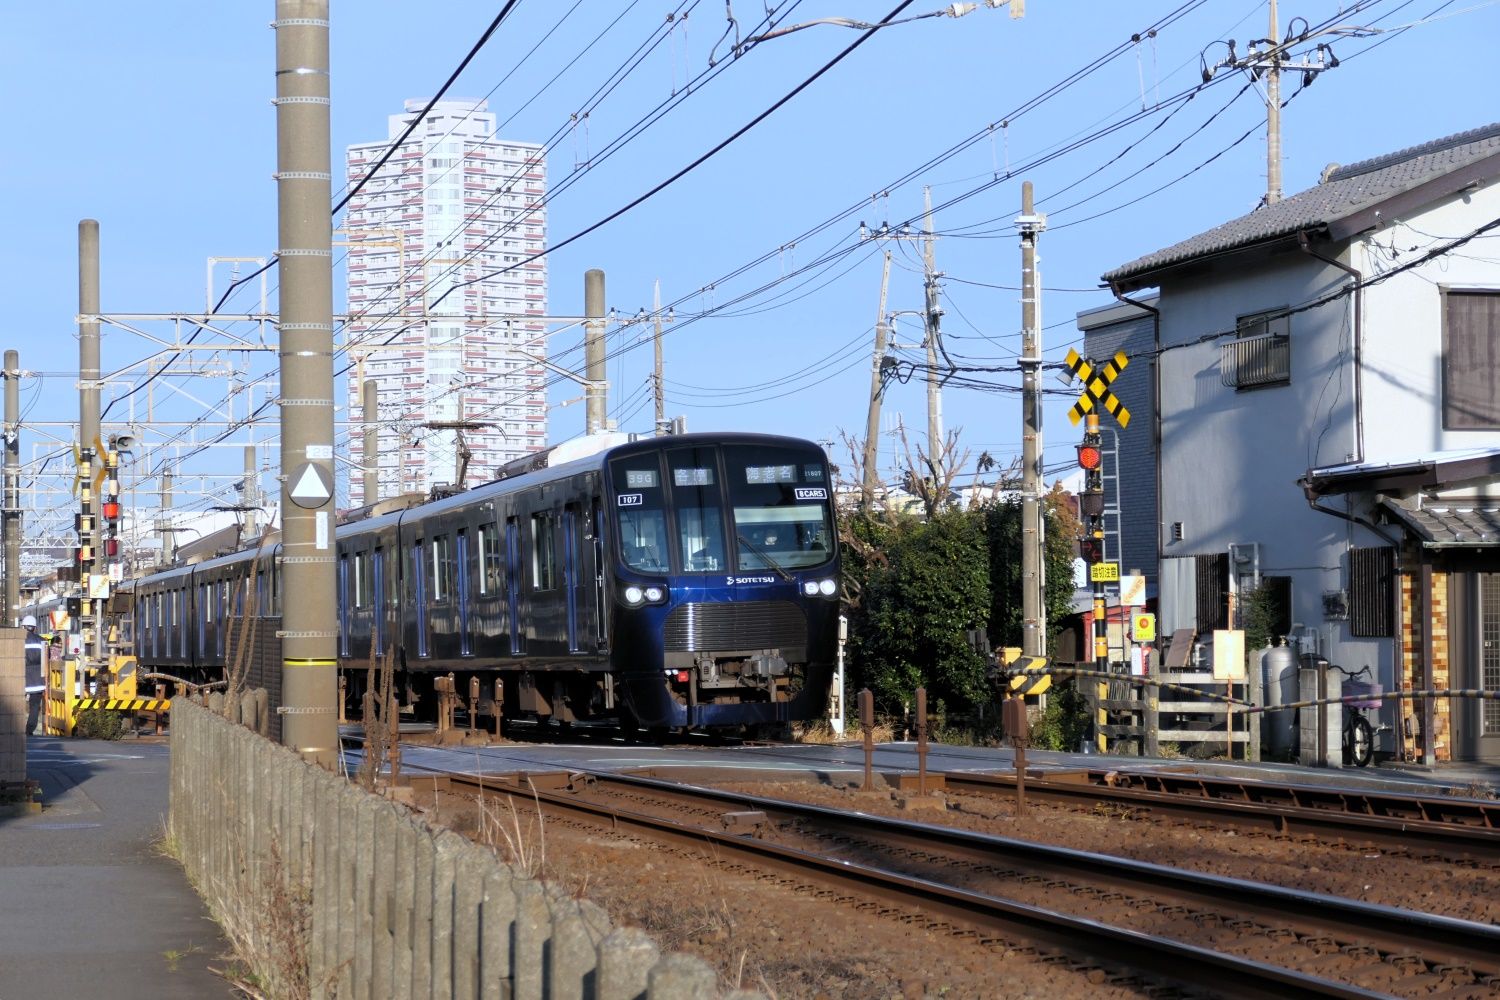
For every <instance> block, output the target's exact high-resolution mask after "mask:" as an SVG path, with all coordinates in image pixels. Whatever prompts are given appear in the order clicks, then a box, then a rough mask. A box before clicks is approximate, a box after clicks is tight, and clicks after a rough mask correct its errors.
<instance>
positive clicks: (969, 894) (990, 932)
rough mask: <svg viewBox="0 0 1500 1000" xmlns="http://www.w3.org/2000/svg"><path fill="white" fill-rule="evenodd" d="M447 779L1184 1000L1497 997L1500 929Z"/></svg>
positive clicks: (1138, 870) (994, 845)
mask: <svg viewBox="0 0 1500 1000" xmlns="http://www.w3.org/2000/svg"><path fill="white" fill-rule="evenodd" d="M441 780H443V781H445V782H448V783H450V785H451V787H452V788H453V789H454V790H461V791H466V792H475V793H478V794H484V795H510V796H517V797H520V798H522V799H525V800H530V801H532V802H534V803H535V805H536V806H537V807H538V808H539V809H540V810H541V811H542V812H543V813H544V814H547V815H549V816H551V817H555V818H559V819H564V820H565V821H568V822H581V823H586V824H592V825H595V826H600V827H604V828H606V829H609V830H613V831H616V832H620V833H626V834H630V835H633V836H637V837H642V838H645V839H649V840H653V841H657V842H661V843H665V844H668V845H671V846H672V847H673V848H674V849H678V850H682V851H685V852H688V853H690V854H692V855H693V856H694V857H695V858H698V859H704V858H707V859H709V860H710V862H711V863H734V864H737V865H740V866H742V867H744V868H747V869H750V870H756V871H764V872H771V873H775V875H776V876H777V877H778V878H784V879H789V880H791V881H792V882H793V883H795V884H797V885H799V886H803V887H805V888H806V889H807V890H808V891H811V892H814V893H819V894H832V895H833V896H834V897H836V898H840V899H843V898H848V899H850V900H853V901H859V902H862V903H863V904H864V905H867V906H868V905H874V906H876V907H880V908H886V909H888V910H889V911H890V912H891V913H892V915H895V916H897V917H898V918H900V919H906V920H911V921H921V922H923V923H924V924H925V925H926V926H941V927H945V928H947V929H949V930H951V931H952V932H953V933H955V934H962V935H976V934H977V935H978V936H979V937H980V939H981V940H984V941H989V942H994V943H997V944H999V943H1005V944H1008V945H1012V946H1013V945H1015V943H1016V942H1017V941H1024V942H1027V943H1029V944H1031V945H1033V946H1037V947H1041V948H1043V949H1047V950H1051V951H1055V952H1060V953H1062V954H1064V955H1067V956H1070V957H1071V958H1072V959H1074V960H1078V959H1083V960H1085V961H1088V962H1091V963H1097V964H1098V966H1099V967H1100V968H1102V969H1105V970H1106V971H1107V972H1109V973H1111V974H1112V975H1115V976H1120V975H1124V976H1127V977H1129V976H1145V977H1148V978H1149V979H1150V980H1153V981H1155V982H1158V983H1170V984H1175V985H1176V986H1178V987H1181V988H1184V989H1185V990H1186V991H1187V992H1188V993H1197V994H1201V993H1205V992H1207V993H1213V994H1217V995H1225V996H1266V995H1276V996H1293V995H1298V996H1348V997H1353V996H1372V995H1390V994H1395V995H1413V996H1415V995H1425V994H1429V993H1433V992H1445V993H1447V994H1448V995H1453V996H1464V995H1474V996H1483V995H1490V994H1491V993H1492V991H1494V990H1500V928H1495V927H1492V926H1489V925H1485V924H1477V923H1473V922H1470V921H1463V920H1455V919H1452V918H1446V917H1438V916H1432V915H1428V914H1422V913H1416V912H1413V911H1409V910H1401V909H1396V908H1392V907H1384V906H1376V905H1373V904H1368V903H1362V902H1358V901H1354V900H1347V899H1340V898H1337V897H1331V896H1326V895H1320V894H1316V893H1307V892H1301V891H1297V890H1291V889H1283V888H1279V887H1275V886H1268V885H1264V884H1261V883H1255V882H1246V881H1242V880H1237V879H1229V878H1224V877H1221V876H1214V875H1204V874H1199V873H1194V872H1188V871H1183V870H1179V869H1173V868H1169V867H1166V866H1162V865H1153V864H1147V863H1144V862H1138V861H1131V860H1126V859H1122V858H1117V857H1112V856H1108V855H1101V854H1091V853H1087V852H1082V851H1075V850H1069V849H1064V848H1057V847H1049V846H1046V845H1040V844H1034V843H1029V842H1025V841H1016V840H1010V839H1008V838H1002V837H995V836H990V835H985V834H977V833H970V832H966V831H960V830H954V829H952V828H948V827H942V826H934V825H929V824H922V823H912V822H907V821H902V820H894V819H885V818H881V817H876V816H870V815H866V814H862V813H849V812H840V811H835V810H830V809H825V808H821V807H817V806H808V805H802V804H799V803H793V802H786V801H783V800H775V799H766V798H760V797H755V796H749V795H743V794H736V793H729V792H724V791H720V790H715V789H707V788H701V787H696V786H687V785H682V784H678V783H674V782H665V781H660V780H656V779H650V778H641V777H626V776H619V775H609V774H599V773H592V772H584V771H572V772H566V773H563V772H556V773H554V772H549V773H545V774H541V773H537V774H514V775H510V776H507V777H504V778H500V779H497V778H495V777H483V778H481V777H476V776H474V775H463V774H449V775H445V776H444V777H443V778H442V779H441ZM1028 791H1029V788H1028Z"/></svg>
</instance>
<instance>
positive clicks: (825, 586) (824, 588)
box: [818, 580, 839, 597]
mask: <svg viewBox="0 0 1500 1000" xmlns="http://www.w3.org/2000/svg"><path fill="white" fill-rule="evenodd" d="M818 592H819V593H820V594H822V595H823V596H824V597H832V596H833V595H834V594H837V593H838V592H839V585H838V584H837V583H836V582H834V581H833V580H824V581H822V582H821V583H819V584H818Z"/></svg>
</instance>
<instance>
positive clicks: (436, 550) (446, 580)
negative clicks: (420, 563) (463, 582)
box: [428, 535, 453, 601]
mask: <svg viewBox="0 0 1500 1000" xmlns="http://www.w3.org/2000/svg"><path fill="white" fill-rule="evenodd" d="M452 593H453V540H452V539H451V538H449V537H448V536H447V535H434V536H433V538H432V593H431V594H430V595H428V596H429V597H430V598H431V599H432V600H434V601H446V600H447V599H448V597H449V595H451V594H452Z"/></svg>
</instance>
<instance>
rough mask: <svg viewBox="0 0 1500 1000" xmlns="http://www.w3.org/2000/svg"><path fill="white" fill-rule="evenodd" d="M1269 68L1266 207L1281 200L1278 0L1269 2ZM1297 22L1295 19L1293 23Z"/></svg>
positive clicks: (1267, 89) (1267, 80) (1267, 71)
mask: <svg viewBox="0 0 1500 1000" xmlns="http://www.w3.org/2000/svg"><path fill="white" fill-rule="evenodd" d="M1270 7H1271V31H1270V34H1269V35H1267V36H1266V37H1268V38H1269V39H1270V40H1271V52H1270V55H1269V60H1270V65H1269V66H1267V68H1266V204H1267V205H1274V204H1276V203H1277V202H1278V201H1280V200H1281V48H1280V42H1279V41H1278V39H1279V38H1280V35H1279V34H1278V30H1279V29H1278V28H1277V25H1276V0H1270ZM1294 20H1295V19H1294Z"/></svg>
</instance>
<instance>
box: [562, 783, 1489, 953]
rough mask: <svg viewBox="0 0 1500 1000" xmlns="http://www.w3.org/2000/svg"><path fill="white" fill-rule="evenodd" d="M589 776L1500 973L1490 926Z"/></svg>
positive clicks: (728, 795)
mask: <svg viewBox="0 0 1500 1000" xmlns="http://www.w3.org/2000/svg"><path fill="white" fill-rule="evenodd" d="M573 773H575V774H576V773H584V772H583V771H582V770H575V771H574V772H573ZM589 777H590V778H591V779H592V780H594V781H596V782H597V783H598V784H599V785H601V786H603V787H608V786H610V785H617V786H621V787H626V788H632V789H636V790H640V791H645V792H648V793H652V794H656V795H659V796H664V797H668V798H672V799H675V800H676V801H679V802H683V803H690V804H693V805H698V806H701V805H702V804H703V803H704V802H716V803H722V804H725V805H728V806H730V807H732V809H734V810H739V811H745V810H757V811H760V812H763V813H765V814H766V815H767V816H768V817H771V816H777V817H780V818H782V819H786V820H800V821H803V822H808V823H813V824H817V825H819V826H821V827H823V828H825V829H831V830H836V831H841V832H843V833H844V834H846V835H850V836H863V837H870V836H871V835H877V836H879V837H880V838H881V839H883V840H886V841H888V842H895V841H901V840H904V841H905V842H906V844H908V845H909V846H912V847H915V848H917V849H921V850H927V851H931V850H933V849H934V848H941V849H943V850H945V851H949V852H953V853H955V854H959V855H962V856H966V857H967V858H969V859H971V860H974V861H977V862H980V863H983V864H989V865H997V864H1003V865H1009V866H1016V865H1020V866H1023V867H1025V868H1026V869H1027V870H1028V871H1033V872H1040V871H1045V872H1050V873H1053V874H1055V875H1056V876H1057V877H1060V878H1067V879H1074V880H1076V879H1078V878H1079V877H1080V876H1086V877H1087V878H1088V879H1089V880H1090V882H1091V883H1092V884H1096V885H1109V886H1113V887H1115V888H1117V889H1120V890H1123V891H1129V892H1142V893H1146V894H1148V895H1159V894H1161V893H1162V892H1170V893H1173V894H1174V895H1177V896H1179V897H1182V898H1185V899H1190V900H1193V901H1194V902H1196V903H1198V904H1202V905H1208V906H1213V907H1219V908H1223V907H1225V906H1226V905H1231V906H1233V907H1235V908H1236V909H1237V910H1240V911H1242V912H1244V913H1247V914H1251V915H1255V916H1260V917H1264V918H1270V919H1274V920H1277V921H1283V922H1286V923H1287V924H1288V925H1290V926H1294V927H1302V928H1309V929H1313V928H1315V929H1317V930H1318V931H1321V932H1323V933H1332V934H1337V935H1339V936H1341V937H1346V938H1347V937H1354V938H1356V939H1357V940H1359V941H1360V942H1361V943H1365V944H1369V945H1372V946H1374V947H1376V948H1379V949H1381V950H1383V951H1388V952H1392V953H1395V954H1411V953H1413V952H1418V953H1419V954H1421V956H1422V957H1423V958H1424V959H1427V960H1429V961H1437V962H1439V963H1441V964H1449V965H1465V966H1470V967H1474V968H1477V969H1479V970H1485V971H1486V972H1487V973H1488V974H1490V975H1495V974H1497V973H1500V926H1495V925H1491V924H1481V923H1477V922H1475V921H1470V920H1461V919H1458V918H1455V917H1446V916H1440V915H1437V914H1430V913H1421V912H1418V911H1415V910H1406V909H1401V908H1399V907H1392V906H1381V905H1378V904H1375V903H1366V902H1363V901H1360V900H1353V899H1345V898H1342V897H1339V896H1330V895H1327V894H1324V893H1316V892H1307V891H1304V890H1300V889H1288V888H1284V887H1282V886H1276V885H1268V884H1266V883H1263V882H1251V881H1247V880H1243V879H1234V878H1228V877H1225V876H1222V875H1212V874H1207V873H1203V872H1194V871H1188V870H1186V869H1181V868H1172V867H1169V866H1167V865H1159V864H1152V863H1151V862H1147V861H1136V860H1134V859H1131V858H1122V857H1117V856H1114V855H1109V854H1098V853H1093V852H1089V851H1080V850H1076V849H1073V848H1067V847H1057V846H1054V845H1049V844H1039V843H1034V842H1032V841H1027V840H1016V839H1013V838H1009V837H1000V836H996V835H994V834H986V833H975V832H972V831H968V830H959V829H956V828H954V827H949V826H940V825H936V824H929V823H914V822H911V821H909V820H901V819H892V818H889V817H884V816H875V815H871V814H869V813H859V812H844V811H840V810H836V809H829V808H826V807H824V806H815V805H806V804H803V803H799V802H790V801H786V800H783V799H769V798H763V797H760V796H754V795H746V794H742V793H737V792H727V791H723V790H721V789H716V788H703V787H701V786H695V785H682V784H679V783H676V782H671V781H662V780H660V779H656V778H642V777H634V776H628V775H621V774H612V773H590V774H589ZM1028 788H1029V785H1028Z"/></svg>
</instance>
